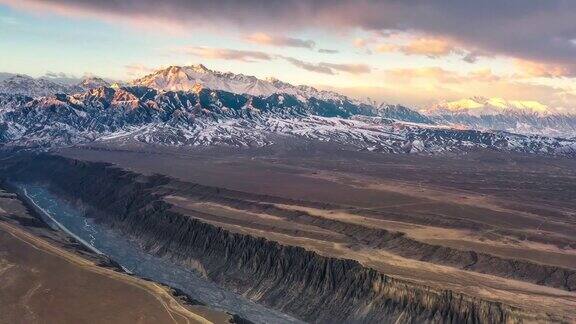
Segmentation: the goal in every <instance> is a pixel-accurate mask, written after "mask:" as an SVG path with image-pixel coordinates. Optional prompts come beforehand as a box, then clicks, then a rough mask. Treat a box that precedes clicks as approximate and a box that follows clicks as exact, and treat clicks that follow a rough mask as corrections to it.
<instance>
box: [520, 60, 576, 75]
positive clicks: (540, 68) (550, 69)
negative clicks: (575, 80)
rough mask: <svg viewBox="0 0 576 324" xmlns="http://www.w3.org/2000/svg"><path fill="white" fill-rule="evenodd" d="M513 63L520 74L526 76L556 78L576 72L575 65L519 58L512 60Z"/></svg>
mask: <svg viewBox="0 0 576 324" xmlns="http://www.w3.org/2000/svg"><path fill="white" fill-rule="evenodd" d="M514 64H515V65H516V68H517V69H518V70H519V71H520V74H521V75H523V76H526V77H547V78H558V77H564V76H574V75H575V73H576V69H575V67H576V65H574V66H566V65H557V64H547V63H541V62H535V61H529V60H521V59H516V60H514Z"/></svg>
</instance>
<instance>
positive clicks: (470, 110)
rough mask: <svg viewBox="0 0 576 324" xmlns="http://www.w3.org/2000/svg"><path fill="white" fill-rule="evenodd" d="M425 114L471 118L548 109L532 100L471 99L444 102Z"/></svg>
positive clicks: (540, 111) (542, 111) (536, 112)
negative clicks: (469, 116)
mask: <svg viewBox="0 0 576 324" xmlns="http://www.w3.org/2000/svg"><path fill="white" fill-rule="evenodd" d="M424 112H425V113H427V114H432V115H434V114H447V113H466V114H469V115H472V116H485V115H498V114H502V113H505V112H508V113H512V112H518V113H535V114H545V113H547V112H549V108H548V107H547V106H545V105H543V104H541V103H539V102H537V101H532V100H506V99H503V98H486V97H471V98H466V99H460V100H456V101H448V102H446V101H444V102H440V103H438V104H435V105H433V106H431V107H430V108H428V109H426V110H425V111H424Z"/></svg>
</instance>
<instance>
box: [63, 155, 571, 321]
mask: <svg viewBox="0 0 576 324" xmlns="http://www.w3.org/2000/svg"><path fill="white" fill-rule="evenodd" d="M59 154H61V155H63V156H67V157H72V158H77V159H82V160H89V161H105V162H110V163H113V164H114V165H117V166H119V167H121V168H123V169H127V170H132V171H135V172H138V173H143V174H154V173H159V174H163V175H167V176H169V177H171V178H173V179H175V180H174V181H172V182H171V183H170V184H168V185H167V186H166V189H165V192H166V193H169V194H166V196H165V198H164V201H166V202H167V203H169V204H170V205H172V208H173V210H174V211H176V212H178V213H181V214H185V215H189V216H190V217H192V218H194V219H198V220H201V221H203V222H207V223H209V224H212V225H215V226H217V227H221V228H224V229H226V230H229V231H231V232H235V233H242V234H248V235H251V236H255V237H263V238H266V239H269V240H273V241H276V242H280V243H282V244H285V245H291V246H301V247H305V248H306V249H307V250H311V251H316V252H318V253H320V254H322V255H326V256H330V257H340V258H346V259H352V260H357V261H359V262H360V263H361V264H363V265H365V266H368V267H370V268H373V269H376V270H378V271H381V272H382V273H385V274H388V275H391V276H394V277H396V278H401V279H406V280H410V281H413V282H419V283H423V284H426V285H429V286H434V287H439V288H443V289H446V288H448V289H450V290H453V291H456V292H463V293H465V294H467V295H470V296H478V297H481V298H484V299H487V300H495V301H499V302H503V303H505V304H508V305H513V306H516V307H520V308H524V307H528V308H530V309H532V310H538V311H541V312H545V313H550V314H557V315H561V316H566V317H568V318H572V319H576V312H575V311H574V310H575V309H576V201H574V199H573V197H574V195H575V194H576V181H575V180H576V161H574V160H570V159H552V158H546V157H538V156H530V155H513V154H501V153H494V152H484V153H482V154H468V155H463V156H415V155H414V156H399V155H384V154H381V155H375V154H368V153H363V152H332V151H330V150H329V149H323V148H322V147H320V148H314V149H313V150H307V151H306V150H305V151H299V150H296V149H289V150H274V149H270V150H264V149H262V150H255V151H250V150H244V151H236V150H232V151H231V150H228V151H227V150H206V151H202V150H194V151H189V152H183V151H172V150H170V149H164V148H158V149H155V150H152V151H150V150H149V149H148V150H146V151H144V150H141V149H139V148H136V149H134V148H130V149H128V150H118V149H115V150H109V149H102V148H90V149H68V150H63V151H61V152H59Z"/></svg>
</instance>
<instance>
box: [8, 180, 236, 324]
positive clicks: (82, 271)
mask: <svg viewBox="0 0 576 324" xmlns="http://www.w3.org/2000/svg"><path fill="white" fill-rule="evenodd" d="M98 261H99V260H98V257H96V256H94V255H90V252H89V251H86V250H83V249H82V247H81V246H79V245H78V244H76V243H74V242H71V241H69V239H68V238H66V237H65V236H63V235H62V234H61V233H59V232H57V231H53V230H51V229H49V228H48V227H46V225H45V224H43V223H42V222H41V221H39V220H38V219H36V218H35V217H33V216H31V215H30V214H29V213H28V211H27V209H26V208H25V207H24V206H23V205H22V204H21V203H20V201H19V200H18V199H17V198H16V196H15V195H13V194H8V193H6V192H4V191H0V301H1V302H0V322H1V323H228V322H229V320H230V319H231V317H230V316H229V315H228V314H225V313H219V312H216V311H213V310H210V309H209V308H205V307H202V306H193V305H184V304H182V303H181V302H180V301H179V300H178V299H176V298H175V297H174V296H173V295H172V294H171V292H170V290H169V289H168V288H167V287H164V286H161V285H158V284H155V283H153V282H150V281H145V280H142V279H139V278H136V277H132V276H129V275H126V274H123V273H120V272H118V271H115V270H114V269H112V268H109V267H103V266H101V265H99V263H98ZM100 261H102V260H100Z"/></svg>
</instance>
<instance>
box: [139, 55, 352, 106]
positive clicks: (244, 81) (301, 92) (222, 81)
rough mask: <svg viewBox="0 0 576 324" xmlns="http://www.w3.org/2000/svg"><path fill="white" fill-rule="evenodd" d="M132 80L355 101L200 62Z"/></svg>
mask: <svg viewBox="0 0 576 324" xmlns="http://www.w3.org/2000/svg"><path fill="white" fill-rule="evenodd" d="M132 84H133V85H137V86H145V87H149V88H153V89H156V90H164V91H198V90H200V89H204V88H205V89H211V90H222V91H227V92H232V93H238V94H248V95H251V96H259V97H268V96H271V95H273V94H288V95H292V96H295V97H296V98H298V99H299V100H307V99H310V98H316V99H321V100H345V101H356V100H353V99H351V98H348V97H346V96H344V95H341V94H338V93H335V92H331V91H323V90H318V89H315V88H313V87H310V86H294V85H291V84H289V83H285V82H282V81H279V80H277V79H274V78H268V79H266V80H261V79H258V78H256V77H253V76H247V75H243V74H234V73H231V72H225V73H223V72H217V71H212V70H210V69H208V68H206V67H205V66H204V65H202V64H198V65H191V66H170V67H168V68H166V69H163V70H159V71H156V72H154V73H152V74H149V75H147V76H145V77H143V78H141V79H137V80H134V81H133V82H132Z"/></svg>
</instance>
